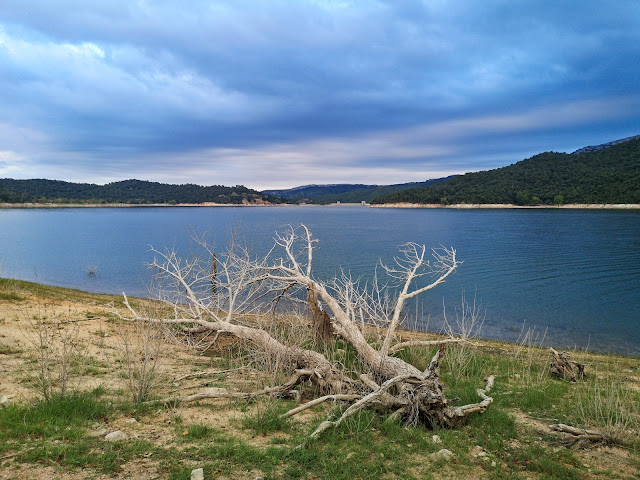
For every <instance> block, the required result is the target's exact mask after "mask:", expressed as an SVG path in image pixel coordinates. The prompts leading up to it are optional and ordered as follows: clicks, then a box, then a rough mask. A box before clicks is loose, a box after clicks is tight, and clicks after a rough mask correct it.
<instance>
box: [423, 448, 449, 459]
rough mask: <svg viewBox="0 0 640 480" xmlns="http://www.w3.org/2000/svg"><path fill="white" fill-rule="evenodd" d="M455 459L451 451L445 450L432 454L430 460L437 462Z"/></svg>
mask: <svg viewBox="0 0 640 480" xmlns="http://www.w3.org/2000/svg"><path fill="white" fill-rule="evenodd" d="M454 457H455V455H454V453H453V452H452V451H451V450H447V449H446V448H443V449H442V450H439V451H437V452H436V453H432V454H431V455H429V458H433V459H435V460H451V459H453V458H454Z"/></svg>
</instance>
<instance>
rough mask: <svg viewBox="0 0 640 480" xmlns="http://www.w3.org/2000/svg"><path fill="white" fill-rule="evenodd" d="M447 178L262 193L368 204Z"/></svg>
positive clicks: (317, 186) (292, 198)
mask: <svg viewBox="0 0 640 480" xmlns="http://www.w3.org/2000/svg"><path fill="white" fill-rule="evenodd" d="M448 178H452V177H446V178H436V179H433V180H427V181H425V182H411V183H398V184H395V185H363V184H351V183H342V184H331V185H303V186H300V187H294V188H290V189H287V190H264V191H263V193H268V194H271V195H278V196H281V197H284V198H287V199H290V200H296V201H302V200H304V201H307V202H309V203H316V204H327V203H336V202H342V203H360V202H370V201H372V200H373V199H374V198H376V197H379V196H381V195H386V194H389V193H393V192H399V191H402V190H407V189H409V188H416V187H426V186H428V185H434V184H436V183H438V182H442V181H444V180H446V179H448Z"/></svg>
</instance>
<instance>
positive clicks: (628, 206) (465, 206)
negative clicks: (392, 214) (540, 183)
mask: <svg viewBox="0 0 640 480" xmlns="http://www.w3.org/2000/svg"><path fill="white" fill-rule="evenodd" d="M371 207H372V208H452V209H459V210H471V209H492V208H503V209H506V208H514V209H558V208H563V209H578V210H589V209H597V210H637V209H640V204H638V203H568V204H566V205H514V204H512V203H462V204H459V203H458V204H454V205H442V204H439V203H383V204H380V205H371Z"/></svg>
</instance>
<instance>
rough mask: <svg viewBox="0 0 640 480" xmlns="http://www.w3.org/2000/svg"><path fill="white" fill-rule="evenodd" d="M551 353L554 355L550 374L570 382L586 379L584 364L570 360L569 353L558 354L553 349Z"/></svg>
mask: <svg viewBox="0 0 640 480" xmlns="http://www.w3.org/2000/svg"><path fill="white" fill-rule="evenodd" d="M549 351H550V352H551V355H552V358H551V364H550V372H551V374H552V375H555V376H557V377H560V378H563V379H565V380H569V381H570V382H575V381H577V380H579V379H580V380H581V379H582V378H584V376H585V375H586V373H585V371H584V368H585V364H584V363H578V362H576V361H574V360H569V353H568V352H561V353H558V352H557V351H556V350H554V349H553V348H550V349H549Z"/></svg>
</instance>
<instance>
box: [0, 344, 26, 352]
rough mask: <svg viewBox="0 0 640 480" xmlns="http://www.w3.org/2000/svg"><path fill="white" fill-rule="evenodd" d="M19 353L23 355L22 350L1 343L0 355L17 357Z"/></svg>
mask: <svg viewBox="0 0 640 480" xmlns="http://www.w3.org/2000/svg"><path fill="white" fill-rule="evenodd" d="M17 353H22V349H20V348H17V347H14V346H12V345H7V344H6V343H0V355H15V354H17Z"/></svg>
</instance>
